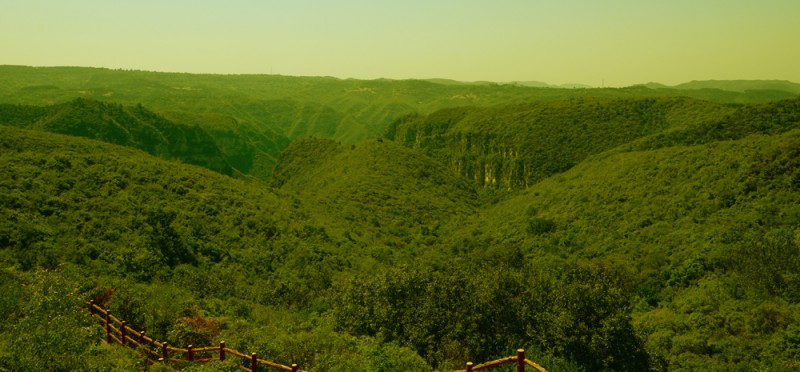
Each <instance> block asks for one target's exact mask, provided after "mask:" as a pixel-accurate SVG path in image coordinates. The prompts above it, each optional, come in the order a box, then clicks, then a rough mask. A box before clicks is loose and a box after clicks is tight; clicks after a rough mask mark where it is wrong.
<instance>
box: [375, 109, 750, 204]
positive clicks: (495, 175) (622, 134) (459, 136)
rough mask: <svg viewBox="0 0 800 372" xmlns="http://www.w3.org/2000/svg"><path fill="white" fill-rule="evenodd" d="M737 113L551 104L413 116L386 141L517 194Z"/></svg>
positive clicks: (483, 183)
mask: <svg viewBox="0 0 800 372" xmlns="http://www.w3.org/2000/svg"><path fill="white" fill-rule="evenodd" d="M733 111H735V108H734V107H731V106H725V105H718V104H713V103H710V102H706V101H698V100H693V99H686V98H662V99H652V98H646V99H644V98H643V99H631V100H614V99H599V98H594V99H573V100H564V101H546V102H534V103H528V104H524V105H514V106H496V107H489V108H457V109H447V110H442V111H438V112H436V113H433V114H430V115H427V116H410V117H406V118H403V119H401V120H398V121H396V122H394V123H393V124H392V125H390V126H389V127H388V128H387V130H386V137H387V138H388V139H391V140H394V141H397V142H399V143H402V144H404V145H406V146H408V147H412V148H418V149H421V150H423V151H425V152H426V153H427V154H429V155H430V156H432V157H434V158H436V159H437V160H439V161H441V162H443V163H445V164H448V165H449V166H450V168H451V169H452V170H453V171H454V172H457V173H459V174H461V175H462V176H464V177H465V178H467V179H470V180H471V181H473V182H474V183H475V184H476V185H478V186H483V187H489V188H499V189H505V190H512V189H520V188H526V187H530V186H531V185H533V184H535V183H536V182H538V181H540V180H542V179H544V178H546V177H548V176H551V175H553V174H556V173H559V172H563V171H565V170H567V169H569V168H571V167H573V166H574V165H576V164H578V163H579V162H581V161H582V160H583V159H585V158H586V157H587V156H589V155H592V154H597V153H600V152H602V151H606V150H609V149H612V148H614V147H616V146H620V145H623V144H626V143H628V142H631V141H633V140H635V139H638V138H642V137H645V136H648V135H652V134H656V133H661V132H663V131H667V130H670V129H673V128H675V127H687V126H688V127H691V126H694V125H698V124H699V123H702V122H706V121H715V120H718V119H719V118H721V117H724V116H725V115H727V114H730V113H732V112H733Z"/></svg>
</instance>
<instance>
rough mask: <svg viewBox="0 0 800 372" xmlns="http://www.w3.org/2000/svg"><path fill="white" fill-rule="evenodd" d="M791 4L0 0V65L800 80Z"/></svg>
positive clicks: (798, 5) (569, 79)
mask: <svg viewBox="0 0 800 372" xmlns="http://www.w3.org/2000/svg"><path fill="white" fill-rule="evenodd" d="M799 40H800V0H557V1H550V0H491V1H489V0H482V1H478V0H460V1H457V0H424V1H423V0H340V1H334V0H327V1H323V0H286V1H284V0H224V1H223V0H219V1H212V0H136V1H133V0H70V1H67V0H0V64H6V65H30V66H89V67H106V68H112V69H134V70H149V71H169V72H191V73H217V74H250V73H258V74H270V73H274V74H281V75H294V76H335V77H339V78H358V79H376V78H389V79H409V78H418V79H423V78H446V79H455V80H461V81H496V82H509V81H543V82H547V83H550V84H565V83H582V84H588V85H592V86H601V85H602V86H629V85H633V84H639V83H647V82H660V83H664V84H667V85H675V84H680V83H684V82H688V81H692V80H710V79H716V80H726V79H778V80H790V81H794V82H800V46H798V45H800V44H798V41H799Z"/></svg>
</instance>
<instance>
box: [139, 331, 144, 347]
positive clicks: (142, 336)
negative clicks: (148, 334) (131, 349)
mask: <svg viewBox="0 0 800 372" xmlns="http://www.w3.org/2000/svg"><path fill="white" fill-rule="evenodd" d="M139 343H140V344H142V345H143V346H144V331H141V332H139Z"/></svg>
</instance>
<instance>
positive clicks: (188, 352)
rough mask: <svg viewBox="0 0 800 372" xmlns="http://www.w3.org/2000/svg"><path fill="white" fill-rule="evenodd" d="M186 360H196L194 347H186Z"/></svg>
mask: <svg viewBox="0 0 800 372" xmlns="http://www.w3.org/2000/svg"><path fill="white" fill-rule="evenodd" d="M186 359H188V360H189V361H190V362H191V361H193V360H194V350H192V345H189V346H187V347H186Z"/></svg>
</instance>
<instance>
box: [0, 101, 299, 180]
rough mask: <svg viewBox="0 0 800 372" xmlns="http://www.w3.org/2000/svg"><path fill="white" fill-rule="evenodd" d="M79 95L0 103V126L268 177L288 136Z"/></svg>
mask: <svg viewBox="0 0 800 372" xmlns="http://www.w3.org/2000/svg"><path fill="white" fill-rule="evenodd" d="M169 116H170V117H172V118H174V120H175V121H171V120H169V119H167V118H165V117H164V116H163V115H158V114H155V113H153V112H151V111H149V110H148V109H146V108H144V107H142V106H141V105H136V106H122V105H119V104H114V103H107V102H99V101H95V100H90V99H83V98H78V99H75V100H72V101H69V102H66V103H63V104H56V105H52V106H44V107H39V106H23V105H2V104H0V124H5V125H13V126H17V127H21V128H28V129H36V130H42V131H47V132H53V133H61V134H68V135H72V136H78V137H85V138H90V139H96V140H99V141H103V142H108V143H113V144H117V145H122V146H127V147H133V148H137V149H140V150H143V151H145V152H147V153H149V154H151V155H154V156H157V157H160V158H163V159H171V160H179V161H183V162H186V163H189V164H194V165H199V166H202V167H205V168H208V169H211V170H214V171H216V172H219V173H222V174H225V175H229V176H230V175H237V176H243V175H248V176H253V177H256V178H260V179H267V178H269V177H270V175H271V172H272V166H273V164H274V162H275V158H276V157H277V153H278V152H279V151H280V149H282V148H283V147H285V145H286V142H288V139H286V138H282V137H280V136H277V135H275V134H274V133H271V132H269V131H266V132H260V131H258V130H256V129H255V128H252V127H250V126H247V125H241V124H239V123H238V122H237V121H236V120H235V119H232V118H227V117H221V116H219V115H217V116H212V115H190V114H187V113H170V115H169Z"/></svg>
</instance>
